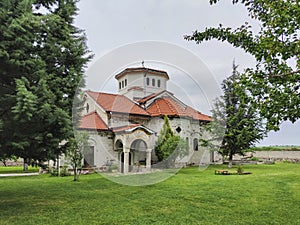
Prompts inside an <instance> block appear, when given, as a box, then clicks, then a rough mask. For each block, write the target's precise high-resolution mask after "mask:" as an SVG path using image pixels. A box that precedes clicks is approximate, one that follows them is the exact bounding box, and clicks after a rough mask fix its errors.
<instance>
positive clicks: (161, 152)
mask: <svg viewBox="0 0 300 225" xmlns="http://www.w3.org/2000/svg"><path fill="white" fill-rule="evenodd" d="M155 154H156V156H157V158H158V161H159V162H161V161H165V162H164V164H165V166H166V167H167V168H169V167H174V165H175V162H176V160H178V159H181V158H183V157H184V156H186V155H188V154H189V146H188V143H187V141H186V140H184V139H182V138H181V137H179V136H177V135H174V133H173V131H172V129H171V126H170V121H169V118H168V116H166V115H165V116H164V124H163V127H162V129H161V131H160V135H159V136H158V140H157V142H156V145H155Z"/></svg>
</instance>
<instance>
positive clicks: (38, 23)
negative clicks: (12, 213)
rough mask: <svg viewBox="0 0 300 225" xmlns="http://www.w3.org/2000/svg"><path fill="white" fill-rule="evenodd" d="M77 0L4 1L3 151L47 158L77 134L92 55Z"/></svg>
mask: <svg viewBox="0 0 300 225" xmlns="http://www.w3.org/2000/svg"><path fill="white" fill-rule="evenodd" d="M76 2H77V1H76V0H0V29H1V33H0V83H1V86H0V104H1V108H0V115H1V120H2V121H3V129H2V131H0V145H1V149H0V152H1V153H0V154H6V155H16V156H19V157H23V158H30V159H37V160H46V159H49V158H56V157H57V156H58V155H59V154H61V153H62V152H64V151H65V146H64V145H60V143H61V142H62V140H68V139H69V138H72V137H73V132H72V129H73V128H72V103H73V98H74V95H75V93H76V90H77V88H78V86H79V87H81V86H82V79H83V72H84V68H85V65H86V63H87V62H88V60H89V59H90V58H91V55H90V54H89V51H88V50H87V47H86V39H85V36H84V35H83V33H82V31H81V30H79V29H78V28H76V27H75V26H74V25H73V22H74V16H75V15H76V13H77V8H76Z"/></svg>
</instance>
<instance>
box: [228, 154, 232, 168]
mask: <svg viewBox="0 0 300 225" xmlns="http://www.w3.org/2000/svg"><path fill="white" fill-rule="evenodd" d="M228 168H232V155H231V154H230V155H229V162H228Z"/></svg>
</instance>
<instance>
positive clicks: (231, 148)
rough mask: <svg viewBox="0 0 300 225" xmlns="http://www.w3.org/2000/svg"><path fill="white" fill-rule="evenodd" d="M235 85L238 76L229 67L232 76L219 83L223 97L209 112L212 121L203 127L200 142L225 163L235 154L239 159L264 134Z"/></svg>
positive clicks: (248, 104)
mask: <svg viewBox="0 0 300 225" xmlns="http://www.w3.org/2000/svg"><path fill="white" fill-rule="evenodd" d="M239 82H240V74H239V73H238V72H237V66H235V65H233V72H232V75H231V76H230V77H228V78H227V79H225V80H224V81H223V83H222V89H223V92H224V95H223V96H221V98H220V99H217V100H216V102H215V105H214V108H213V110H212V113H213V119H214V121H213V122H212V123H210V124H208V125H207V126H206V127H205V129H206V131H207V132H208V133H209V135H208V138H203V139H202V140H200V141H201V143H202V145H203V146H208V147H210V148H211V150H214V151H218V152H219V153H220V154H221V155H222V156H223V157H226V156H228V158H229V161H231V160H232V157H233V155H235V154H239V155H243V154H244V152H245V151H247V149H249V148H250V147H251V146H253V145H254V144H255V143H256V142H257V141H259V140H261V139H263V137H264V136H265V134H266V131H265V128H264V126H263V123H262V119H261V118H260V116H259V115H258V113H257V110H256V109H255V108H254V107H253V106H252V105H251V102H250V101H249V98H250V96H249V94H248V93H246V92H245V90H244V88H243V85H241V84H240V83H239ZM230 166H231V165H230Z"/></svg>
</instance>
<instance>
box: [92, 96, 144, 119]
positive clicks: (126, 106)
mask: <svg viewBox="0 0 300 225" xmlns="http://www.w3.org/2000/svg"><path fill="white" fill-rule="evenodd" d="M86 93H88V95H90V96H91V97H92V98H93V99H94V100H95V101H96V102H97V103H98V104H99V105H100V106H101V107H102V108H103V109H104V110H105V111H106V112H117V113H126V114H133V115H142V116H149V113H148V112H147V111H146V110H144V109H143V108H142V107H140V106H139V105H137V104H136V103H134V102H133V101H131V100H130V99H129V98H127V97H125V96H123V95H117V94H108V93H101V92H93V91H87V92H86Z"/></svg>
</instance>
